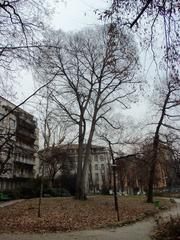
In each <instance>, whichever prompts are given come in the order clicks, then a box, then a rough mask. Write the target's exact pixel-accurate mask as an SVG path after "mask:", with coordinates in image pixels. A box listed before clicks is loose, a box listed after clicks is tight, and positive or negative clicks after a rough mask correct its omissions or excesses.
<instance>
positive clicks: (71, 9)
mask: <svg viewBox="0 0 180 240" xmlns="http://www.w3.org/2000/svg"><path fill="white" fill-rule="evenodd" d="M49 1H50V0H49ZM107 6H108V5H107V2H106V1H105V0H98V1H95V0H67V2H66V1H59V2H58V3H57V5H56V8H55V13H54V15H53V16H52V19H51V20H50V22H49V24H50V25H51V26H52V27H53V28H55V29H62V30H63V31H66V32H68V31H77V30H80V29H82V28H84V27H88V26H92V25H94V24H98V23H100V21H98V17H97V15H96V14H95V12H94V11H95V10H96V9H100V10H103V9H104V8H105V7H107ZM17 78H18V82H19V84H18V85H17V86H16V91H17V99H16V100H15V102H16V104H17V103H19V101H21V100H22V99H24V98H26V97H27V96H28V95H30V94H31V93H32V91H33V90H34V89H35V87H34V82H33V78H32V75H31V72H28V71H22V72H20V73H19V74H18V76H17ZM24 107H25V108H26V107H27V106H24Z"/></svg>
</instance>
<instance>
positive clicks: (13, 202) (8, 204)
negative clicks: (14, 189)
mask: <svg viewBox="0 0 180 240" xmlns="http://www.w3.org/2000/svg"><path fill="white" fill-rule="evenodd" d="M22 201H24V200H23V199H19V200H12V201H7V202H2V203H1V202H0V208H2V207H7V206H10V205H14V204H16V203H19V202H22Z"/></svg>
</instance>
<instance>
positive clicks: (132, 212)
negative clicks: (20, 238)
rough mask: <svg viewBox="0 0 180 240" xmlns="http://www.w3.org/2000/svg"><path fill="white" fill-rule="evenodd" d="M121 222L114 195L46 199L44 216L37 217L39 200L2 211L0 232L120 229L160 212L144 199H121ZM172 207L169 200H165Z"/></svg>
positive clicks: (0, 211)
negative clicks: (116, 227)
mask: <svg viewBox="0 0 180 240" xmlns="http://www.w3.org/2000/svg"><path fill="white" fill-rule="evenodd" d="M118 201H119V214H120V222H119V223H118V222H117V220H116V219H117V218H116V212H115V210H114V202H113V197H112V196H96V197H89V198H88V200H87V201H78V200H74V199H73V198H44V199H43V201H42V217H41V218H38V217H37V209H38V199H30V200H25V201H23V202H20V203H17V204H15V205H12V206H8V207H4V208H0V219H1V220H0V232H1V233H2V232H41V233H43V232H61V231H74V230H82V229H93V228H101V227H106V226H117V225H124V224H127V223H131V222H134V221H137V220H141V219H143V218H144V217H146V216H150V215H153V214H155V213H156V212H157V211H158V210H157V209H156V208H155V207H154V206H153V205H152V204H147V203H145V200H144V199H143V198H140V197H119V199H118ZM161 204H162V205H168V203H167V201H165V200H163V202H162V201H161Z"/></svg>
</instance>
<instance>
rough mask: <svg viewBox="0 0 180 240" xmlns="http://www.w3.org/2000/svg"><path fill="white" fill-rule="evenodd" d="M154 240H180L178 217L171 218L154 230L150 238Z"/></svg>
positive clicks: (179, 219) (179, 217) (179, 220)
mask: <svg viewBox="0 0 180 240" xmlns="http://www.w3.org/2000/svg"><path fill="white" fill-rule="evenodd" d="M152 238H153V239H155V240H167V239H168V240H179V239H180V216H178V217H176V218H171V219H170V220H169V221H167V222H164V223H162V224H161V225H159V226H158V227H157V228H156V229H155V233H154V235H153V236H152Z"/></svg>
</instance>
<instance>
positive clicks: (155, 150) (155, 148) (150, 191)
mask: <svg viewBox="0 0 180 240" xmlns="http://www.w3.org/2000/svg"><path fill="white" fill-rule="evenodd" d="M170 94H171V90H170V89H169V91H168V93H167V95H166V98H165V100H164V104H163V107H162V112H161V116H160V119H159V122H158V125H157V127H156V131H155V135H154V141H153V150H152V154H153V155H152V159H151V161H152V163H151V167H150V172H149V182H148V192H147V202H149V203H153V186H154V178H155V172H156V165H157V160H158V147H159V131H160V128H161V126H162V124H163V120H164V116H165V114H166V106H167V104H168V100H169V97H170Z"/></svg>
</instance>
